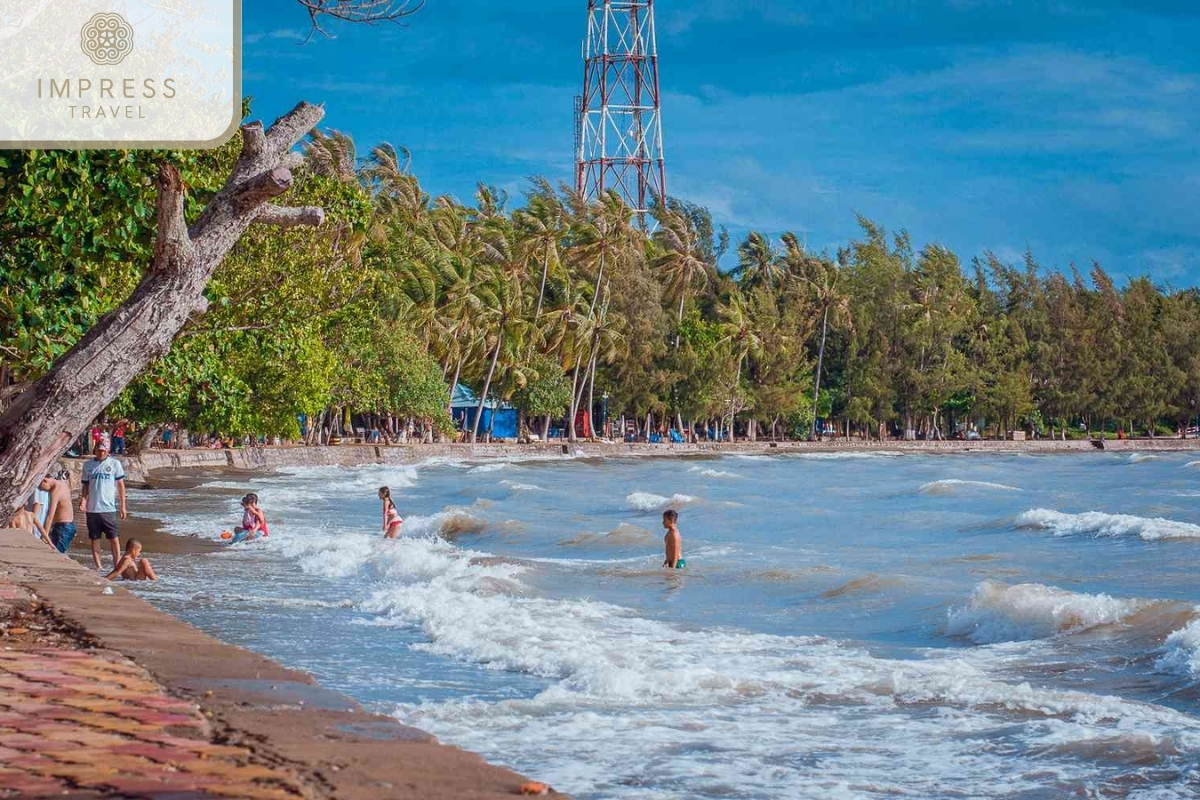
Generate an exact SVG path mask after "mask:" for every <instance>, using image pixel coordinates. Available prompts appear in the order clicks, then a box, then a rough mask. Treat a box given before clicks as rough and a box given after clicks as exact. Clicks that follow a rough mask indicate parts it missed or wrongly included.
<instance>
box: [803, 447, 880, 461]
mask: <svg viewBox="0 0 1200 800" xmlns="http://www.w3.org/2000/svg"><path fill="white" fill-rule="evenodd" d="M903 455H904V453H901V452H900V451H898V450H846V451H843V452H834V453H789V454H788V456H789V457H795V458H805V459H811V460H813V461H848V460H856V459H876V458H900V457H901V456H903Z"/></svg>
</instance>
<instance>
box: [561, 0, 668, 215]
mask: <svg viewBox="0 0 1200 800" xmlns="http://www.w3.org/2000/svg"><path fill="white" fill-rule="evenodd" d="M583 60H584V64H583V95H582V96H581V97H577V98H575V185H576V188H577V189H578V190H579V192H580V193H581V194H583V196H584V197H587V198H589V199H594V198H596V197H598V196H599V195H601V194H603V193H604V192H606V191H608V190H610V189H614V190H616V191H617V192H618V193H619V194H620V195H621V197H622V198H623V199H624V200H625V202H626V204H627V205H628V206H629V207H630V208H632V209H633V210H634V211H636V212H637V213H638V215H639V217H640V219H641V220H642V221H643V222H644V221H645V214H646V212H647V211H648V210H649V209H650V205H651V202H652V201H653V200H654V198H656V197H657V198H665V197H666V195H667V177H666V169H665V166H664V162H663V142H662V104H661V102H660V95H659V87H658V43H657V40H656V38H655V34H654V0H588V35H587V40H586V41H585V42H584V44H583Z"/></svg>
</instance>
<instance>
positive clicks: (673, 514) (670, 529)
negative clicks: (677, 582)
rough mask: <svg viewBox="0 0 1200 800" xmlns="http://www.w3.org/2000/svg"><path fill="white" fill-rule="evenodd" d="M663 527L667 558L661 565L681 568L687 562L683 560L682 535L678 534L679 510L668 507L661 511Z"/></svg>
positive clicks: (669, 567)
mask: <svg viewBox="0 0 1200 800" xmlns="http://www.w3.org/2000/svg"><path fill="white" fill-rule="evenodd" d="M663 527H664V528H666V529H667V535H666V536H665V537H663V542H664V544H665V545H666V548H667V560H666V561H664V562H663V566H664V567H666V568H667V569H683V568H684V567H686V566H687V562H686V561H684V560H683V537H682V536H680V534H679V512H678V511H676V510H675V509H673V508H669V509H667V510H666V511H664V512H663Z"/></svg>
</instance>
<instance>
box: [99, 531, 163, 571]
mask: <svg viewBox="0 0 1200 800" xmlns="http://www.w3.org/2000/svg"><path fill="white" fill-rule="evenodd" d="M104 577H105V579H106V580H110V581H115V580H116V579H117V578H120V579H121V580H125V581H156V580H158V576H157V575H155V574H154V567H153V566H151V564H150V559H148V558H142V543H141V542H139V541H138V540H137V539H130V540H129V541H128V542H126V543H125V555H123V556H121V560H120V561H118V562H117V566H116V567H114V568H113V571H112V572H110V573H108V574H107V575H105V576H104Z"/></svg>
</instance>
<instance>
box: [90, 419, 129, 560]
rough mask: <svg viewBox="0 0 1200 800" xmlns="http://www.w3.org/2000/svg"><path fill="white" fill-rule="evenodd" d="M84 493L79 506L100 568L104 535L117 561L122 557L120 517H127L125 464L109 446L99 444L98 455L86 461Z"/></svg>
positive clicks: (93, 558)
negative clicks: (109, 451) (115, 455)
mask: <svg viewBox="0 0 1200 800" xmlns="http://www.w3.org/2000/svg"><path fill="white" fill-rule="evenodd" d="M82 480H83V496H82V497H80V498H79V510H80V511H83V512H85V513H86V514H87V529H88V539H90V540H91V542H92V561H93V563H95V565H96V569H100V539H101V538H104V539H108V546H109V549H110V550H111V551H112V558H113V564H114V565H115V564H116V563H117V562H118V561H120V560H121V539H120V533H119V531H118V528H117V518H118V517H120V519H125V518H126V517H128V516H129V511H128V510H127V509H126V507H125V468H124V467H122V466H121V462H120V461H117V460H116V459H115V458H109V455H108V446H107V445H105V444H104V442H101V443H100V444H99V445H97V446H96V457H95V458H93V459H92V460H91V461H88V462H85V463H84V465H83V478H82Z"/></svg>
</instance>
